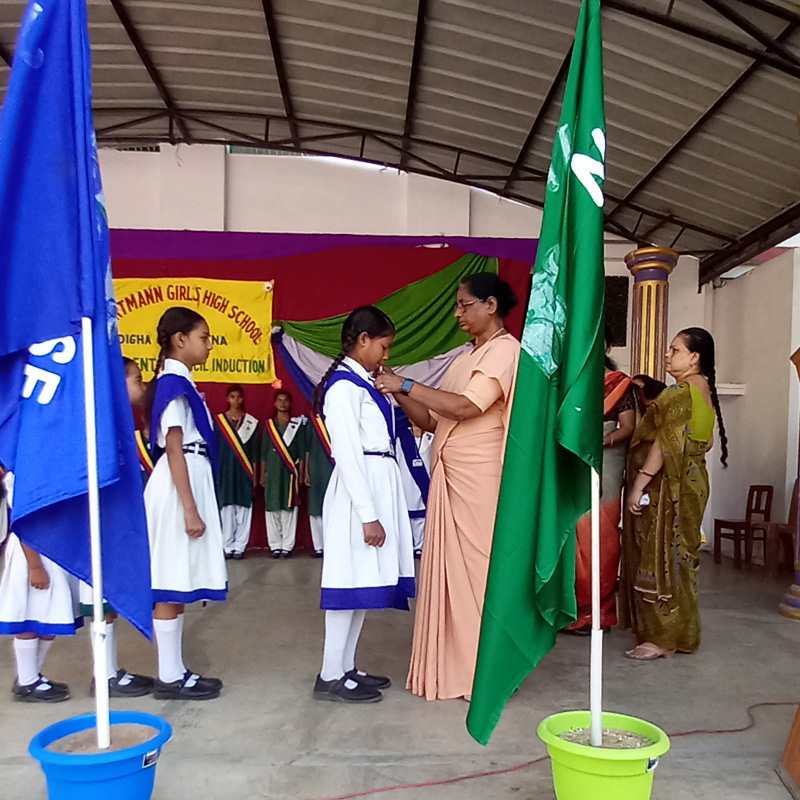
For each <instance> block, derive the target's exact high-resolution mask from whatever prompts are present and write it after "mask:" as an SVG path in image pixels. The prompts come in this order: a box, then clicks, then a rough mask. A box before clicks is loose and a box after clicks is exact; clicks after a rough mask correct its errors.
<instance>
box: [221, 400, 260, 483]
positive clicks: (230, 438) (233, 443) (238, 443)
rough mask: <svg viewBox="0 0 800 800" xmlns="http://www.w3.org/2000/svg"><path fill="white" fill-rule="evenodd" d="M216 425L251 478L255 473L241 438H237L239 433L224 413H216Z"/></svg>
mask: <svg viewBox="0 0 800 800" xmlns="http://www.w3.org/2000/svg"><path fill="white" fill-rule="evenodd" d="M217 425H218V426H219V430H220V433H221V434H222V436H223V438H224V439H225V441H226V442H227V443H228V446H229V447H230V448H231V450H233V454H234V455H235V456H236V458H237V460H238V461H239V463H240V464H241V465H242V468H243V469H244V471H245V472H246V473H247V474H248V475H249V476H250V478H251V480H252V478H253V476H254V475H255V469H254V468H253V463H252V462H251V461H250V459H249V458H248V457H247V453H245V451H244V447H243V446H242V440H241V439H240V438H239V434H238V433H236V431H235V430H234V429H233V425H231V421H230V420H229V419H228V417H227V416H226V415H225V414H217Z"/></svg>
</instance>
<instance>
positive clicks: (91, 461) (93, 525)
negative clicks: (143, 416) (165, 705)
mask: <svg viewBox="0 0 800 800" xmlns="http://www.w3.org/2000/svg"><path fill="white" fill-rule="evenodd" d="M81 346H82V353H83V399H84V406H85V408H86V466H87V477H88V484H89V541H90V543H91V554H92V604H93V606H94V623H93V625H92V652H93V653H94V688H95V706H96V710H97V746H98V748H99V749H100V750H106V749H108V747H109V746H110V745H111V719H110V716H109V714H110V712H109V701H108V655H107V653H106V621H105V614H104V613H103V559H102V548H101V545H100V486H99V481H98V475H97V419H96V412H95V397H94V351H93V346H92V320H91V319H90V318H89V317H83V318H82V319H81Z"/></svg>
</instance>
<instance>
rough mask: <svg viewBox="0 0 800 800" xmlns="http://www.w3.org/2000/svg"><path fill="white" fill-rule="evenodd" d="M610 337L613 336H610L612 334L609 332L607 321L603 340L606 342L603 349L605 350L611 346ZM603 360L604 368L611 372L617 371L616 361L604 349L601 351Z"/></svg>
mask: <svg viewBox="0 0 800 800" xmlns="http://www.w3.org/2000/svg"><path fill="white" fill-rule="evenodd" d="M612 338H613V337H612V334H611V326H610V325H609V324H608V323H606V327H605V342H606V348H605V349H606V350H608V348H609V347H611V341H612ZM603 362H604V363H605V365H606V369H608V370H611V371H612V372H616V371H617V365H616V363H615V362H614V360H613V359H612V358H611V356H609V355H608V353H606V352H605V351H603Z"/></svg>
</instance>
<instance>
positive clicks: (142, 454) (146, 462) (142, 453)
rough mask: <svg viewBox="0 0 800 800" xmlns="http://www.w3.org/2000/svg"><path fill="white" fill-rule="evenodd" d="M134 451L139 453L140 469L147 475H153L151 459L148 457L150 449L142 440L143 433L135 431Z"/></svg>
mask: <svg viewBox="0 0 800 800" xmlns="http://www.w3.org/2000/svg"><path fill="white" fill-rule="evenodd" d="M135 437H136V451H137V452H138V453H139V464H141V467H142V469H143V470H144V471H145V472H146V473H147V474H148V475H152V473H153V466H154V464H153V458H152V456H151V455H150V448H148V446H147V442H146V441H145V438H144V431H136V433H135Z"/></svg>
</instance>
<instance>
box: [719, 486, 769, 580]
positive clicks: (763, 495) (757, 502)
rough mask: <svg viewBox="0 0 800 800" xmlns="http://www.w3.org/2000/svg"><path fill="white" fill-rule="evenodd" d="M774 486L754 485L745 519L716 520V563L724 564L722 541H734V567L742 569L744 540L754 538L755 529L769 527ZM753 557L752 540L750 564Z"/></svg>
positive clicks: (749, 492)
mask: <svg viewBox="0 0 800 800" xmlns="http://www.w3.org/2000/svg"><path fill="white" fill-rule="evenodd" d="M773 492H774V489H773V487H772V486H761V485H757V484H754V485H752V486H751V487H750V489H749V491H748V492H747V512H746V514H745V518H744V519H736V520H732V519H715V520H714V563H715V564H720V563H722V540H723V539H732V540H733V566H734V569H741V568H742V539H744V540H745V543H746V542H747V541H748V539H750V537H752V535H753V531H754V530H755V529H758V530H761V531H766V530H767V528H768V527H769V526H768V524H765V523H769V521H770V518H771V514H772V495H773ZM751 555H752V540H751V546H750V551H749V552H746V553H745V556H746V558H747V561H748V563H749V562H750V556H751Z"/></svg>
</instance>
